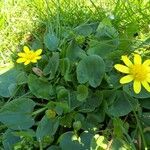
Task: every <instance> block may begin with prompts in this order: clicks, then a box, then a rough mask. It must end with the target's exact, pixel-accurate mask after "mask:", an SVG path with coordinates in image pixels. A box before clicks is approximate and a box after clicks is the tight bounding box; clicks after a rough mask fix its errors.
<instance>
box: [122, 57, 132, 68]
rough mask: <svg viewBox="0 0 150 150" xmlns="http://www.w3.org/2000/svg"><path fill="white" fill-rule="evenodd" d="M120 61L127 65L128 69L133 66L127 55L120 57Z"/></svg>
mask: <svg viewBox="0 0 150 150" xmlns="http://www.w3.org/2000/svg"><path fill="white" fill-rule="evenodd" d="M121 59H122V61H123V62H124V63H125V65H127V66H128V67H130V66H132V65H133V64H132V62H131V61H130V59H129V58H128V57H127V55H124V56H122V57H121Z"/></svg>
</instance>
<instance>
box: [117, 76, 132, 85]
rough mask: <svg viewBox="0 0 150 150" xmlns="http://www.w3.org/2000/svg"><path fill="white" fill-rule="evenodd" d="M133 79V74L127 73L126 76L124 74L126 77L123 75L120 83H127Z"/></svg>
mask: <svg viewBox="0 0 150 150" xmlns="http://www.w3.org/2000/svg"><path fill="white" fill-rule="evenodd" d="M132 80H133V76H132V75H126V76H124V77H122V78H121V79H120V83H121V84H125V83H129V82H131V81H132Z"/></svg>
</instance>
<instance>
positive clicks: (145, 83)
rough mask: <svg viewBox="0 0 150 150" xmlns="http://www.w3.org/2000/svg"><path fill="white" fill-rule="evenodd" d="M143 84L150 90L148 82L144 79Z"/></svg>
mask: <svg viewBox="0 0 150 150" xmlns="http://www.w3.org/2000/svg"><path fill="white" fill-rule="evenodd" d="M142 85H143V86H144V88H145V89H146V90H147V91H148V92H150V86H149V84H148V82H146V81H143V82H142Z"/></svg>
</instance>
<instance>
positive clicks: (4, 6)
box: [0, 0, 150, 147]
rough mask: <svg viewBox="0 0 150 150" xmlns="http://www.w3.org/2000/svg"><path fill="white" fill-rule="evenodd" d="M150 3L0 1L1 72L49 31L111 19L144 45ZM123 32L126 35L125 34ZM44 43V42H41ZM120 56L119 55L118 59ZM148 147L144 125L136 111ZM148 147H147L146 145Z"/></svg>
mask: <svg viewBox="0 0 150 150" xmlns="http://www.w3.org/2000/svg"><path fill="white" fill-rule="evenodd" d="M149 16H150V3H149V0H126V1H124V0H115V1H113V0H109V1H107V0H50V1H49V0H17V1H15V0H9V1H1V2H0V72H1V73H2V72H3V70H4V68H5V69H7V68H10V67H11V66H12V57H11V55H13V53H14V52H16V51H19V50H20V49H22V46H23V45H28V44H29V43H32V41H33V40H34V39H36V40H39V41H40V40H41V39H42V38H43V35H44V33H45V31H47V30H49V31H50V32H55V33H56V35H57V37H59V38H60V37H61V33H62V32H63V33H64V31H66V30H67V31H68V30H70V31H71V30H72V29H73V28H75V27H76V26H78V25H80V24H84V23H87V22H88V23H90V22H100V21H101V20H103V19H104V18H106V17H107V18H110V20H111V21H112V24H113V26H114V27H115V28H116V29H117V30H118V31H119V33H120V35H124V37H122V39H123V40H126V41H130V40H132V39H133V38H134V37H135V36H137V37H136V38H135V42H136V41H138V42H142V41H144V40H145V39H146V38H148V37H149V36H150V32H149V31H150V30H149V29H150V17H149ZM121 33H123V34H121ZM41 41H43V40H41ZM117 57H118V56H117ZM134 115H135V117H136V120H137V123H138V125H137V127H138V128H140V132H141V133H140V134H141V135H142V138H143V139H142V140H143V142H144V144H145V140H144V137H143V133H142V128H141V125H140V124H141V122H139V118H138V116H137V114H136V112H134ZM145 147H146V144H145Z"/></svg>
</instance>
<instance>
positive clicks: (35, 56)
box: [16, 46, 42, 65]
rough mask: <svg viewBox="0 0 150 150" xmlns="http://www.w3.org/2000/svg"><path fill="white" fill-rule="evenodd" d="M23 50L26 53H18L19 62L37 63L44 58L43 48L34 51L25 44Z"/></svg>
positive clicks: (25, 63) (26, 63)
mask: <svg viewBox="0 0 150 150" xmlns="http://www.w3.org/2000/svg"><path fill="white" fill-rule="evenodd" d="M23 51H24V53H18V56H19V57H20V58H18V59H17V61H16V62H17V63H24V65H28V64H29V63H36V62H37V60H39V59H41V58H42V57H41V56H40V55H41V53H42V49H38V50H36V51H32V50H30V49H29V48H28V47H27V46H24V47H23Z"/></svg>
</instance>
